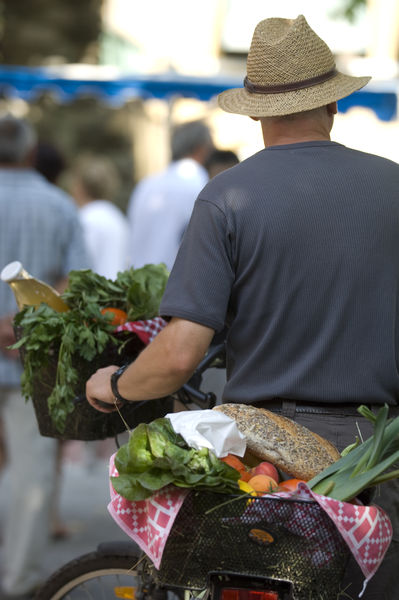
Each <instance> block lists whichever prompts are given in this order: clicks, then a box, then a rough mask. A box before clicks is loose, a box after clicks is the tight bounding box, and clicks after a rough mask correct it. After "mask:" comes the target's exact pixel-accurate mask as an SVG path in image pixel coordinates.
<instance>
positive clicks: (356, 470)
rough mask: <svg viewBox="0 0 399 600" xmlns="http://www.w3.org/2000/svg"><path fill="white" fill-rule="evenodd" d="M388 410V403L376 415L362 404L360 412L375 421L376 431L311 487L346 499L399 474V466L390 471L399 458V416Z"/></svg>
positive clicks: (316, 477) (342, 457)
mask: <svg viewBox="0 0 399 600" xmlns="http://www.w3.org/2000/svg"><path fill="white" fill-rule="evenodd" d="M388 410H389V407H388V406H387V405H384V406H383V407H382V408H381V409H380V410H379V411H378V413H377V415H375V414H374V413H372V412H371V410H370V409H369V408H368V407H367V406H363V405H362V406H360V407H359V409H358V412H359V413H360V414H361V415H362V416H364V417H365V418H367V419H368V420H370V421H371V422H372V423H373V427H374V432H373V435H372V436H371V437H370V438H369V439H367V440H365V441H364V442H362V443H358V441H356V442H355V443H354V444H351V445H350V446H348V448H346V449H345V450H344V451H343V453H342V455H341V458H340V459H339V460H338V461H336V462H335V463H333V464H332V465H330V466H329V467H327V468H326V469H324V471H322V472H321V473H319V474H318V475H316V476H315V477H313V479H311V480H310V481H309V482H308V486H309V488H310V489H312V490H313V491H314V492H316V493H317V494H322V495H325V496H327V495H328V496H329V497H331V498H335V499H336V500H341V501H343V502H345V501H347V500H352V499H353V498H355V497H356V496H357V495H358V494H360V492H362V491H363V490H364V489H366V488H369V487H372V486H375V485H379V484H380V483H383V482H385V481H389V480H390V479H394V478H395V477H399V470H397V471H392V470H391V471H389V469H390V468H391V467H392V465H394V463H395V462H396V461H398V460H399V417H397V418H395V419H388Z"/></svg>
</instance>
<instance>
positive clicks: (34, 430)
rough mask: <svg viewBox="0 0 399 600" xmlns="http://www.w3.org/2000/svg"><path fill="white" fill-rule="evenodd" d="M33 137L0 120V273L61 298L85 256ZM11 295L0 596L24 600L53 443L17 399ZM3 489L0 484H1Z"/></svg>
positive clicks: (44, 514) (5, 308) (0, 350)
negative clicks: (38, 161)
mask: <svg viewBox="0 0 399 600" xmlns="http://www.w3.org/2000/svg"><path fill="white" fill-rule="evenodd" d="M36 143H37V140H36V134H35V132H34V130H33V129H32V127H31V126H30V125H29V124H28V123H27V122H26V121H24V120H20V119H16V118H15V117H13V116H11V115H4V116H2V117H1V118H0V267H1V268H3V267H4V266H6V265H7V264H8V263H10V262H12V261H16V260H17V261H20V262H21V263H22V265H23V266H24V268H25V269H26V270H27V271H28V272H30V273H31V274H32V275H33V276H35V277H36V278H38V279H41V280H43V281H45V282H46V283H48V284H50V285H52V286H53V287H55V288H56V289H58V291H60V292H62V291H63V290H64V289H65V287H66V285H67V282H68V273H69V271H70V270H72V269H81V268H85V267H87V265H88V257H87V253H86V249H85V244H84V239H83V233H82V229H81V226H80V223H79V218H78V212H77V209H76V206H75V204H74V202H73V200H72V198H70V197H69V196H68V195H67V194H66V193H64V192H63V191H62V190H60V189H59V188H58V187H56V186H54V185H52V184H50V183H48V181H47V180H46V179H45V178H44V177H43V176H42V175H41V174H40V173H38V172H37V171H36V170H35V169H34V164H35V163H34V156H35V148H36ZM16 312H17V306H16V301H15V298H14V295H13V292H12V290H11V288H10V287H9V286H8V285H7V284H6V283H0V406H1V411H2V415H3V419H4V426H5V433H6V445H7V453H8V467H9V480H8V481H9V489H8V493H7V501H8V503H9V504H8V506H7V513H6V517H7V518H6V519H5V523H4V531H3V536H4V537H3V544H2V565H1V567H2V568H1V571H2V582H1V587H2V590H1V592H0V597H1V598H3V599H6V598H21V599H22V598H30V597H32V595H31V594H32V591H33V590H34V589H35V588H36V587H37V586H38V585H39V584H40V583H41V581H42V573H41V563H42V561H43V556H44V555H45V552H46V548H47V544H48V542H49V536H50V527H51V508H52V502H53V494H54V484H55V479H56V478H55V463H56V454H57V442H56V440H54V439H51V438H46V437H42V436H41V435H40V433H39V431H38V427H37V422H36V417H35V413H34V408H33V405H32V403H31V402H30V401H28V402H26V401H25V399H24V398H23V397H22V396H21V390H20V377H21V373H22V366H21V363H20V360H19V355H18V352H17V351H14V350H9V349H8V346H9V345H10V344H12V343H13V342H14V341H15V337H14V331H13V325H12V322H13V316H14V314H15V313H16ZM3 485H4V480H3Z"/></svg>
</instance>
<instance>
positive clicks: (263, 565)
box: [155, 492, 350, 600]
mask: <svg viewBox="0 0 399 600" xmlns="http://www.w3.org/2000/svg"><path fill="white" fill-rule="evenodd" d="M349 555H350V552H349V549H348V546H347V545H346V543H345V541H344V539H343V538H342V536H341V535H340V533H339V532H338V530H337V528H336V527H335V525H334V523H333V521H332V520H331V519H330V518H329V517H328V516H327V514H326V513H325V512H324V511H323V510H322V509H321V508H320V506H319V505H318V504H317V503H316V502H306V501H304V500H292V499H282V498H278V497H276V498H270V497H268V498H262V497H260V498H256V499H250V500H249V501H248V498H247V497H238V496H237V497H234V496H224V495H221V494H215V493H208V492H191V493H190V494H189V495H188V496H187V498H186V499H185V501H184V503H183V505H182V508H181V509H180V511H179V513H178V515H177V517H176V520H175V523H174V525H173V527H172V530H171V533H170V534H169V537H168V539H167V542H166V546H165V549H164V552H163V556H162V562H161V566H160V569H159V570H156V571H155V576H156V579H157V581H158V583H160V584H161V585H165V586H178V587H182V588H190V589H203V588H205V586H206V584H207V577H208V574H209V573H217V572H225V573H235V574H245V575H251V576H254V577H270V578H274V579H279V580H286V581H290V582H291V583H292V584H293V589H294V595H293V598H295V600H309V598H318V599H320V600H321V599H323V600H336V598H337V597H338V591H339V586H340V581H341V580H342V576H343V572H344V569H345V567H346V563H347V560H348V558H349Z"/></svg>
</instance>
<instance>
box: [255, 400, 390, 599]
mask: <svg viewBox="0 0 399 600" xmlns="http://www.w3.org/2000/svg"><path fill="white" fill-rule="evenodd" d="M365 404H366V402H365ZM257 406H260V405H259V404H257ZM261 406H262V407H263V408H267V409H269V410H272V411H273V412H276V413H277V414H281V415H283V416H286V417H289V418H291V419H293V420H294V421H296V422H297V423H299V424H300V425H303V426H304V427H307V428H308V429H310V430H311V431H314V432H315V433H318V434H319V435H321V436H323V437H324V438H326V439H327V440H329V441H330V442H332V443H333V444H334V445H335V446H336V448H337V449H338V450H339V451H342V450H343V449H344V448H346V446H348V445H349V444H352V443H353V442H354V441H355V438H356V436H358V435H359V433H358V427H359V429H360V431H361V434H362V437H363V439H364V440H366V439H367V438H368V437H370V436H371V435H372V433H373V428H372V425H371V423H369V421H367V420H366V419H365V418H364V417H362V416H361V415H359V413H357V411H356V408H355V407H352V408H351V407H350V406H348V405H345V406H343V407H341V408H340V407H339V405H336V406H334V407H326V408H325V409H323V408H321V405H318V406H317V411H319V410H320V411H321V412H311V411H312V406H311V405H303V404H301V403H296V402H293V401H282V402H274V401H273V402H271V403H268V402H266V401H265V402H264V403H262V404H261ZM307 406H308V408H307ZM371 408H372V409H373V410H374V411H375V410H376V408H377V407H374V406H371ZM389 416H390V417H396V416H399V408H398V407H395V408H391V409H390V415H389ZM373 503H374V504H377V505H378V506H380V507H381V508H382V509H383V510H385V512H386V513H387V514H388V516H389V518H390V520H391V522H392V526H393V539H392V542H391V545H390V547H389V549H388V551H387V553H386V555H385V557H384V560H383V562H382V564H381V566H380V568H379V569H378V571H377V573H376V574H375V575H374V577H372V579H371V580H370V581H369V583H368V584H367V588H366V591H365V592H364V594H363V596H362V598H361V600H399V588H398V583H397V579H398V574H399V480H398V479H394V480H393V481H390V482H387V483H384V484H382V485H380V486H379V487H378V488H376V494H375V497H374V499H373ZM363 582H364V575H363V573H362V571H361V570H360V568H359V566H358V564H357V562H356V561H355V559H354V558H353V557H352V558H351V559H350V561H349V564H348V568H347V570H346V574H345V578H344V580H343V582H342V591H343V592H345V594H346V595H345V594H344V593H343V594H341V598H342V600H344V598H346V599H347V600H349V598H353V599H356V598H358V595H359V593H360V592H361V590H362V587H363Z"/></svg>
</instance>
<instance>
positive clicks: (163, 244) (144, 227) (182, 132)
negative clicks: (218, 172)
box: [127, 121, 213, 270]
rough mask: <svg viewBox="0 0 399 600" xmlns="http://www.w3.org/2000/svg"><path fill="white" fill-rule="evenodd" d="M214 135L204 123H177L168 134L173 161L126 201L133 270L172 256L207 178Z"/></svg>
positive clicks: (169, 263)
mask: <svg viewBox="0 0 399 600" xmlns="http://www.w3.org/2000/svg"><path fill="white" fill-rule="evenodd" d="M212 150H213V142H212V136H211V133H210V130H209V128H208V126H207V125H206V124H205V123H204V122H203V121H190V122H188V123H183V124H181V125H177V126H176V127H175V128H174V129H173V130H172V134H171V163H170V164H169V166H168V167H167V168H166V169H165V170H164V171H162V172H161V173H157V174H154V175H151V176H149V177H146V178H144V179H143V180H142V181H140V182H139V183H138V184H137V186H136V187H135V189H134V190H133V193H132V195H131V197H130V200H129V205H128V210H127V216H128V219H129V223H130V262H131V263H132V265H133V266H134V267H135V268H138V267H142V266H144V265H145V264H149V263H154V264H159V263H161V262H163V263H165V264H166V266H167V268H168V269H169V270H170V269H171V268H172V266H173V263H174V261H175V258H176V254H177V251H178V249H179V246H180V242H181V240H182V237H183V234H184V231H185V229H186V227H187V224H188V222H189V219H190V216H191V212H192V209H193V206H194V202H195V200H196V197H197V195H198V193H199V192H200V190H201V189H202V188H203V187H204V185H205V184H206V182H207V181H208V179H209V176H208V173H207V171H206V169H205V164H206V161H207V159H208V157H209V155H210V153H211V151H212Z"/></svg>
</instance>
